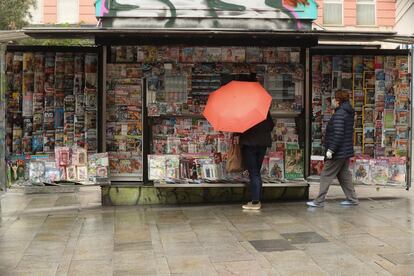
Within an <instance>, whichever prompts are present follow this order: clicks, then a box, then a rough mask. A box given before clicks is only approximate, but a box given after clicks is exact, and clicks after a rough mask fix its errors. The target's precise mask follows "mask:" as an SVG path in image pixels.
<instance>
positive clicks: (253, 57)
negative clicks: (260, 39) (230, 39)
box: [246, 47, 263, 63]
mask: <svg viewBox="0 0 414 276" xmlns="http://www.w3.org/2000/svg"><path fill="white" fill-rule="evenodd" d="M262 60H263V54H262V50H261V49H260V48H259V47H247V48H246V62H249V63H250V62H252V63H260V62H262Z"/></svg>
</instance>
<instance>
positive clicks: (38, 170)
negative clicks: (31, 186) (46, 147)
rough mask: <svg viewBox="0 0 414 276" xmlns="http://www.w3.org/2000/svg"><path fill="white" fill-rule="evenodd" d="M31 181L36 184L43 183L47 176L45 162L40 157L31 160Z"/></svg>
mask: <svg viewBox="0 0 414 276" xmlns="http://www.w3.org/2000/svg"><path fill="white" fill-rule="evenodd" d="M29 176H30V182H31V183H35V184H41V183H43V180H44V176H45V163H44V162H43V161H42V160H40V159H32V160H30V165H29Z"/></svg>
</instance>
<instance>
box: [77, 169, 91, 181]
mask: <svg viewBox="0 0 414 276" xmlns="http://www.w3.org/2000/svg"><path fill="white" fill-rule="evenodd" d="M76 175H77V180H79V181H86V180H88V168H87V167H86V166H77V167H76Z"/></svg>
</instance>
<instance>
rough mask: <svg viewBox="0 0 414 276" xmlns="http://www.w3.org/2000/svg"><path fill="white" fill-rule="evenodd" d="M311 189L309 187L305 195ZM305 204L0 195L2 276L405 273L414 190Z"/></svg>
mask: <svg viewBox="0 0 414 276" xmlns="http://www.w3.org/2000/svg"><path fill="white" fill-rule="evenodd" d="M317 189H318V186H312V188H311V196H313V195H315V193H316V192H317ZM357 192H358V194H359V196H360V198H361V205H360V206H358V207H341V206H339V199H340V198H342V193H341V191H340V188H339V187H332V189H331V191H330V193H329V195H330V196H329V197H328V198H329V200H328V202H327V204H326V207H325V208H323V209H309V208H307V207H306V206H305V204H304V202H289V203H271V204H269V203H268V204H266V203H265V204H264V205H263V207H264V208H263V210H262V211H260V212H255V211H253V212H252V211H251V212H246V211H242V210H241V208H240V205H239V204H225V205H193V206H141V207H101V206H100V193H99V190H98V189H97V188H84V189H81V191H80V192H77V193H59V194H36V195H24V194H21V193H13V192H9V193H7V194H3V195H1V196H0V207H1V209H0V211H1V218H0V275H41V276H43V275H88V276H92V275H99V276H103V275H255V276H256V275H413V271H414V235H413V233H414V215H413V211H414V193H413V192H407V191H405V190H402V189H395V188H393V189H385V188H381V189H379V190H376V189H375V188H366V187H358V188H357Z"/></svg>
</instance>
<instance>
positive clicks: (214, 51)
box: [206, 47, 222, 62]
mask: <svg viewBox="0 0 414 276" xmlns="http://www.w3.org/2000/svg"><path fill="white" fill-rule="evenodd" d="M206 54H207V61H208V62H220V61H221V57H222V53H221V48H220V47H208V48H207V52H206Z"/></svg>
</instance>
